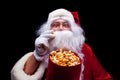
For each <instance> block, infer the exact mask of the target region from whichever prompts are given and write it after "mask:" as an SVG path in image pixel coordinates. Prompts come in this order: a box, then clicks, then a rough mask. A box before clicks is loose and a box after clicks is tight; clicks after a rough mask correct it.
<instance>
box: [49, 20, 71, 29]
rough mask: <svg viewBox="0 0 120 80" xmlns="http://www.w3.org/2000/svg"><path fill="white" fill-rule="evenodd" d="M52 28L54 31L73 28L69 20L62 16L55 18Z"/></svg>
mask: <svg viewBox="0 0 120 80" xmlns="http://www.w3.org/2000/svg"><path fill="white" fill-rule="evenodd" d="M50 28H51V29H52V30H54V31H62V30H68V31H70V30H71V28H70V24H69V22H68V21H67V20H64V19H62V18H59V19H56V20H54V21H53V22H52V23H51V25H50Z"/></svg>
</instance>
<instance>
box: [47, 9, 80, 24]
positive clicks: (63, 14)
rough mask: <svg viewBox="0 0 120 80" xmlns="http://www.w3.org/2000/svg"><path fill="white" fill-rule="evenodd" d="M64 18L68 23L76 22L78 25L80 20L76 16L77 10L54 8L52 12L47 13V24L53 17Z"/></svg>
mask: <svg viewBox="0 0 120 80" xmlns="http://www.w3.org/2000/svg"><path fill="white" fill-rule="evenodd" d="M59 18H62V19H65V20H67V21H68V22H70V23H74V22H76V23H77V24H79V25H80V20H79V16H78V12H76V11H75V12H70V11H68V10H66V9H63V8H60V9H56V10H54V11H52V12H50V13H49V15H48V24H49V25H50V24H51V23H52V22H53V21H54V20H55V19H59Z"/></svg>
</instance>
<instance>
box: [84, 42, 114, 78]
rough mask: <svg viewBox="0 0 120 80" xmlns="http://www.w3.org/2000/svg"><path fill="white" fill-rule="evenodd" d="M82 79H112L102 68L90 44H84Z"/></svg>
mask: <svg viewBox="0 0 120 80" xmlns="http://www.w3.org/2000/svg"><path fill="white" fill-rule="evenodd" d="M82 52H83V53H84V55H85V56H84V66H85V68H84V72H83V75H84V80H113V79H112V77H111V75H110V74H109V73H108V72H107V71H106V70H105V69H104V68H103V66H102V65H101V64H100V63H99V61H98V60H97V58H96V56H95V54H94V53H93V51H92V49H91V48H90V46H88V45H87V44H84V46H83V49H82Z"/></svg>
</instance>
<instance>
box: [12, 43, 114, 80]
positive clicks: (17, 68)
mask: <svg viewBox="0 0 120 80" xmlns="http://www.w3.org/2000/svg"><path fill="white" fill-rule="evenodd" d="M82 52H83V54H84V71H83V77H84V78H83V80H113V78H112V76H111V75H110V74H109V73H108V72H107V71H106V70H105V69H104V68H103V66H102V65H101V64H100V63H99V61H98V60H97V58H96V56H95V54H94V53H93V51H92V49H91V48H90V46H89V45H87V44H84V45H83V48H82ZM32 54H33V52H31V53H28V54H26V55H24V56H23V57H22V58H21V59H20V60H19V61H18V62H17V63H16V64H15V65H14V67H13V69H12V70H11V80H45V79H43V75H44V73H45V64H44V63H41V64H40V66H39V67H38V69H37V71H36V72H35V74H33V75H27V74H26V73H24V71H23V68H24V65H25V62H26V61H27V59H28V58H29V56H31V55H32Z"/></svg>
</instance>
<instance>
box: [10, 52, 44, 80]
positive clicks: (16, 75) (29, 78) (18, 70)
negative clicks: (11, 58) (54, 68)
mask: <svg viewBox="0 0 120 80" xmlns="http://www.w3.org/2000/svg"><path fill="white" fill-rule="evenodd" d="M32 54H33V52H30V53H28V54H25V55H24V56H23V57H22V58H21V59H20V60H18V61H17V63H16V64H15V65H14V67H13V68H12V70H11V80H41V78H42V76H43V74H44V71H45V64H44V63H43V62H42V63H41V64H40V66H39V68H38V69H37V71H36V72H35V73H34V74H33V75H27V74H26V73H25V72H24V71H23V68H24V65H25V63H26V61H27V59H28V58H29V57H30V56H31V55H32Z"/></svg>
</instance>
